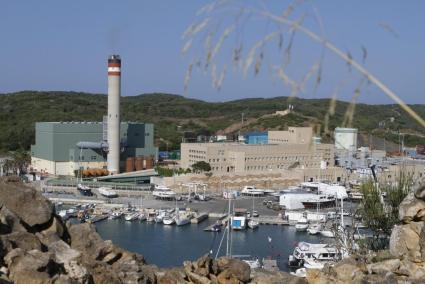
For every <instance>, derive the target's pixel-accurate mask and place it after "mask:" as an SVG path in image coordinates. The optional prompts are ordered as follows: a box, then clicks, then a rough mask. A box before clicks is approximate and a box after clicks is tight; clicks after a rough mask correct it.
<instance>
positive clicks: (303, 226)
mask: <svg viewBox="0 0 425 284" xmlns="http://www.w3.org/2000/svg"><path fill="white" fill-rule="evenodd" d="M307 228H308V220H307V219H306V218H304V217H303V218H301V219H299V220H298V222H297V223H296V224H295V230H297V231H298V232H305V231H306V230H307Z"/></svg>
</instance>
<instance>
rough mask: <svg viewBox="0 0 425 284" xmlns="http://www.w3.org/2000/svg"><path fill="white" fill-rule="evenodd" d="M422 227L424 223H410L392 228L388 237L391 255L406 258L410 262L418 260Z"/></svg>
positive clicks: (419, 257) (420, 256)
mask: <svg viewBox="0 0 425 284" xmlns="http://www.w3.org/2000/svg"><path fill="white" fill-rule="evenodd" d="M423 227H424V222H411V223H409V224H405V225H397V226H394V229H393V231H392V233H391V237H390V252H391V254H392V255H394V256H395V257H399V258H403V257H407V258H409V259H412V260H420V259H421V258H422V255H421V237H420V236H421V232H422V229H423ZM422 244H423V245H425V244H424V243H422Z"/></svg>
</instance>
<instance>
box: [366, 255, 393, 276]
mask: <svg viewBox="0 0 425 284" xmlns="http://www.w3.org/2000/svg"><path fill="white" fill-rule="evenodd" d="M399 267H400V259H398V258H395V259H388V260H385V261H382V262H376V263H371V264H369V265H368V266H367V269H368V271H369V273H370V274H372V273H374V274H385V273H387V272H394V271H397V270H398V268H399Z"/></svg>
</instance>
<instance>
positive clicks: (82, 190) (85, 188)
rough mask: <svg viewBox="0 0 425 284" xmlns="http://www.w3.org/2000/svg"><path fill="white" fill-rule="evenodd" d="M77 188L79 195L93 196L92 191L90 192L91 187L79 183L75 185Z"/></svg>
mask: <svg viewBox="0 0 425 284" xmlns="http://www.w3.org/2000/svg"><path fill="white" fill-rule="evenodd" d="M77 190H78V191H79V192H80V194H81V195H84V196H93V193H92V192H91V188H90V187H88V186H87V185H84V184H81V183H79V184H78V185H77Z"/></svg>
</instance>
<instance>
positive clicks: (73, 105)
mask: <svg viewBox="0 0 425 284" xmlns="http://www.w3.org/2000/svg"><path fill="white" fill-rule="evenodd" d="M121 102H122V104H121V106H122V120H129V121H143V122H152V123H155V131H156V133H155V137H156V139H157V142H158V143H163V144H159V146H160V147H161V148H165V144H164V142H159V138H162V139H163V140H166V141H169V143H168V144H169V148H170V149H172V148H178V147H179V143H180V141H181V137H182V132H183V131H186V130H191V131H194V132H196V133H215V132H218V131H220V132H232V131H234V130H235V129H237V130H239V129H240V128H241V124H240V121H241V114H242V113H244V117H245V122H244V125H243V129H242V131H251V130H266V129H284V128H285V127H287V126H291V125H295V126H297V125H316V126H318V125H320V126H321V127H320V132H321V135H322V136H323V137H324V138H325V141H328V140H331V135H330V134H325V133H324V132H323V128H324V127H323V122H324V120H325V116H326V113H327V111H328V109H329V104H330V100H329V99H299V98H288V97H276V98H269V99H263V98H255V99H242V100H235V101H229V102H220V103H209V102H205V101H201V100H195V99H189V98H185V97H182V96H178V95H170V94H159V93H157V94H144V95H139V96H134V97H123V98H122V100H121ZM288 103H291V104H293V105H294V106H295V108H294V112H292V113H291V114H289V115H287V116H284V117H280V116H273V115H271V114H273V113H274V112H275V111H277V110H284V109H286V107H287V105H288ZM348 106H349V104H348V103H347V102H342V101H338V102H337V103H336V107H335V114H334V115H333V116H331V117H330V119H329V129H330V130H332V129H334V128H335V127H336V126H341V125H342V123H343V121H344V114H345V112H346V110H347V107H348ZM411 107H412V108H413V109H414V110H415V111H416V112H417V113H418V114H419V115H420V116H421V117H425V105H411ZM106 112H107V97H106V95H104V94H88V93H77V92H34V91H23V92H18V93H9V94H0V152H6V151H10V150H15V149H18V148H24V149H29V146H30V145H31V144H33V143H34V123H35V122H37V121H101V120H102V116H103V115H105V114H106ZM380 122H384V123H385V125H381V127H379V123H380ZM238 123H239V124H238ZM381 124H382V123H381ZM352 126H353V127H357V128H359V130H360V131H361V132H363V133H371V134H373V135H375V136H378V137H386V138H387V139H388V140H392V141H398V135H397V133H398V131H399V130H400V131H401V132H403V133H410V134H412V135H406V136H405V144H406V145H409V146H414V145H416V144H425V138H424V135H425V130H424V129H423V128H422V127H421V126H420V125H418V124H417V123H416V122H414V121H413V120H412V119H411V118H410V117H409V116H407V115H406V114H405V113H404V112H403V111H402V110H401V108H400V107H399V106H397V105H366V104H357V105H356V107H355V115H354V119H353V122H352ZM318 129H319V127H318Z"/></svg>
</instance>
